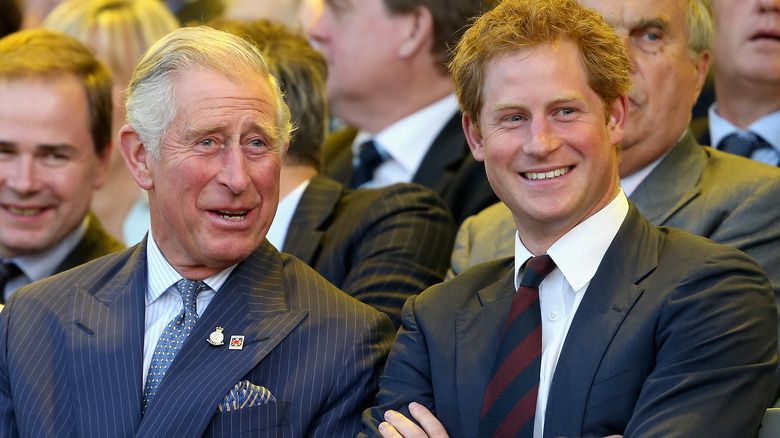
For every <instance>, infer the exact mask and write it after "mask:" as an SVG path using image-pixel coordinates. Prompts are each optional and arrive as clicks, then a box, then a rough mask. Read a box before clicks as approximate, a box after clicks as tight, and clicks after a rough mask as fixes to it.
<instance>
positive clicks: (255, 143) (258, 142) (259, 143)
mask: <svg viewBox="0 0 780 438" xmlns="http://www.w3.org/2000/svg"><path fill="white" fill-rule="evenodd" d="M249 144H250V145H251V146H255V147H258V148H259V147H263V146H265V142H264V141H263V140H252V141H250V142H249Z"/></svg>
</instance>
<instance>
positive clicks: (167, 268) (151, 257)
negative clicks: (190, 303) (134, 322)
mask: <svg viewBox="0 0 780 438" xmlns="http://www.w3.org/2000/svg"><path fill="white" fill-rule="evenodd" d="M146 262H147V278H148V280H147V287H146V305H147V306H148V305H149V304H151V303H153V302H154V301H156V300H157V299H158V298H160V296H162V294H163V293H164V292H165V291H166V290H168V288H169V287H171V286H172V285H174V284H176V283H177V282H178V281H179V280H181V279H182V278H183V277H182V275H181V274H179V273H178V272H177V271H176V270H175V269H173V266H171V264H170V263H168V260H166V259H165V256H163V254H162V252H161V251H160V248H159V247H158V246H157V242H155V241H154V236H153V235H152V232H151V231H149V238H148V239H147V243H146ZM235 267H236V265H233V266H230V267H229V268H227V269H225V270H223V271H221V272H218V273H216V274H214V275H212V276H211V277H209V278H206V279H204V280H203V282H204V283H206V285H207V286H208V287H210V288H211V290H213V291H214V292H215V293H216V292H218V291H219V288H220V287H222V285H223V284H225V281H226V280H227V278H228V276H229V275H230V273H231V272H233V269H235Z"/></svg>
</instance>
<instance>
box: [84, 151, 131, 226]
mask: <svg viewBox="0 0 780 438" xmlns="http://www.w3.org/2000/svg"><path fill="white" fill-rule="evenodd" d="M121 164H122V166H121V167H119V166H115V167H112V169H111V171H110V172H109V173H108V174H107V175H106V181H105V183H104V184H103V187H101V188H100V189H99V190H96V191H95V192H94V193H93V195H92V203H91V204H90V207H91V209H92V211H93V212H94V213H95V216H97V218H98V220H100V224H101V225H102V226H103V229H105V230H106V231H107V232H108V233H109V234H111V235H112V236H114V237H115V238H116V239H118V240H120V241H122V240H124V239H122V226H123V225H124V221H125V218H126V217H127V214H128V213H129V212H130V209H131V208H133V205H135V203H136V202H137V201H138V197H139V196H141V191H140V189H139V187H138V184H136V182H135V180H134V179H133V176H132V175H131V174H130V171H128V170H127V167H125V166H124V163H121Z"/></svg>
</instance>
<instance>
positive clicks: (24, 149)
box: [0, 76, 110, 257]
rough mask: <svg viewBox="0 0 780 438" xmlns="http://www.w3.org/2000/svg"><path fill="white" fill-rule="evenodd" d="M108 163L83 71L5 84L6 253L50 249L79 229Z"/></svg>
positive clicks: (1, 237)
mask: <svg viewBox="0 0 780 438" xmlns="http://www.w3.org/2000/svg"><path fill="white" fill-rule="evenodd" d="M109 152H110V151H109ZM104 155H108V153H105V154H104ZM107 167H108V160H107V159H105V158H103V157H100V156H98V155H97V153H96V152H95V145H94V141H93V139H92V134H91V131H90V121H89V110H88V104H87V98H86V91H85V90H84V86H83V85H82V84H81V82H80V81H79V80H78V79H77V78H76V77H72V76H63V77H60V78H57V79H50V78H47V79H45V80H44V79H41V80H39V79H30V80H28V79H20V80H12V81H2V82H0V255H3V256H5V257H17V256H21V255H29V254H34V253H37V252H40V251H44V250H47V249H49V248H51V247H52V246H53V245H55V244H57V243H59V242H60V241H61V240H62V239H63V238H64V237H65V236H66V235H68V234H69V233H70V232H71V231H73V230H75V229H76V227H78V226H79V224H81V222H82V221H83V219H84V217H85V216H86V215H87V213H88V211H89V203H90V200H91V199H92V191H93V190H95V189H98V188H100V186H101V185H102V184H103V181H104V179H105V174H106V169H107Z"/></svg>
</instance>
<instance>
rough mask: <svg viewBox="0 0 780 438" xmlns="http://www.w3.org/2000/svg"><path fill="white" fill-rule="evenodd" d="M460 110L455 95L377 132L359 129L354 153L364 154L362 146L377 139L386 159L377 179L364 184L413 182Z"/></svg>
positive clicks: (377, 170) (376, 142)
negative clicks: (428, 154)
mask: <svg viewBox="0 0 780 438" xmlns="http://www.w3.org/2000/svg"><path fill="white" fill-rule="evenodd" d="M458 111H459V107H458V100H457V98H456V97H455V95H454V94H450V95H448V96H447V97H445V98H443V99H441V100H439V101H438V102H436V103H433V104H431V105H428V106H427V107H425V108H423V109H421V110H419V111H417V112H416V113H413V114H410V115H408V116H406V117H404V118H403V119H401V120H399V121H397V122H395V123H393V124H392V125H390V126H388V127H387V128H385V129H384V130H383V131H382V132H380V133H378V134H376V135H373V134H371V133H369V132H366V131H359V132H358V134H357V136H356V137H355V140H354V142H353V143H352V156H353V157H357V156H359V155H360V146H361V145H362V144H363V143H365V142H366V141H368V140H372V139H373V140H374V144H376V145H377V149H378V150H379V152H380V154H382V155H384V157H385V160H384V162H382V164H380V165H379V167H377V168H376V171H374V179H373V180H371V181H369V182H367V183H366V184H364V185H362V186H361V187H385V186H389V185H392V184H395V183H399V182H411V181H412V179H413V178H414V175H415V174H416V173H417V169H419V168H420V164H421V163H422V161H423V158H425V154H427V153H428V149H430V148H431V145H433V141H434V140H436V137H437V136H438V135H439V133H440V132H441V130H442V129H444V126H445V125H446V124H447V122H449V121H450V119H451V118H452V117H453V116H454V115H455V114H457V113H458Z"/></svg>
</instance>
